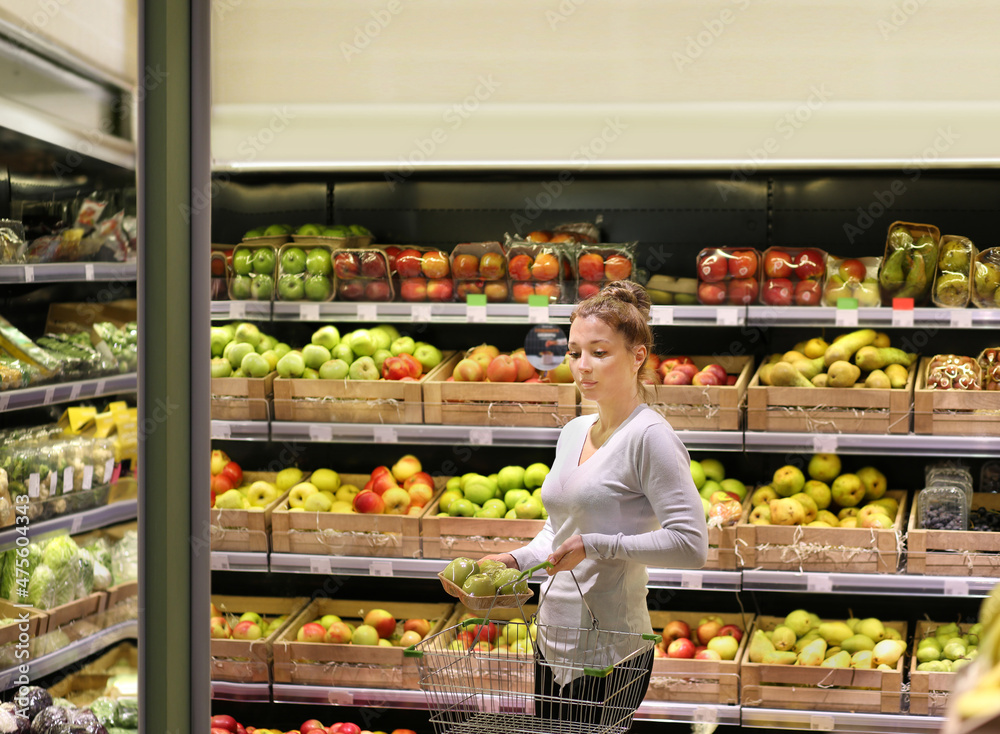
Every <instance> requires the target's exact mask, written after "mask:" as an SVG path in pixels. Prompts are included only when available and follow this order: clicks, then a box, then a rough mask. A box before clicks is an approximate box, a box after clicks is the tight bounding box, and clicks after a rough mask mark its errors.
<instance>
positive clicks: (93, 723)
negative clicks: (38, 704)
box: [53, 708, 108, 734]
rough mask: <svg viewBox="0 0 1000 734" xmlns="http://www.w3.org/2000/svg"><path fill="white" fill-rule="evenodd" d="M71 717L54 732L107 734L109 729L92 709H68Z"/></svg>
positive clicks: (58, 733) (55, 733)
mask: <svg viewBox="0 0 1000 734" xmlns="http://www.w3.org/2000/svg"><path fill="white" fill-rule="evenodd" d="M68 711H69V718H68V719H67V721H66V723H65V724H64V725H63V727H62V728H59V729H56V730H55V731H54V732H53V734H107V732H108V730H107V729H105V728H104V725H103V724H102V723H101V722H100V720H99V719H98V718H97V716H95V715H94V712H93V711H91V710H90V709H79V708H71V709H68Z"/></svg>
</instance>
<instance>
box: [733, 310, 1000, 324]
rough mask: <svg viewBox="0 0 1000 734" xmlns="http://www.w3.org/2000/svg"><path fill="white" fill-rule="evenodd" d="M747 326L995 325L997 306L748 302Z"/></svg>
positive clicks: (999, 317)
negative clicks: (850, 306) (900, 306)
mask: <svg viewBox="0 0 1000 734" xmlns="http://www.w3.org/2000/svg"><path fill="white" fill-rule="evenodd" d="M746 318H747V324H748V325H750V326H816V327H821V326H841V327H854V326H861V327H865V326H869V327H877V328H892V327H898V328H910V327H914V328H923V329H941V328H958V329H995V328H997V327H998V326H1000V309H979V308H914V309H908V310H902V309H900V310H897V309H893V308H858V309H837V308H828V307H824V306H780V307H775V306H748V307H747V317H746Z"/></svg>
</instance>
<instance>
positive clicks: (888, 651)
mask: <svg viewBox="0 0 1000 734" xmlns="http://www.w3.org/2000/svg"><path fill="white" fill-rule="evenodd" d="M905 649H906V646H905V645H904V644H903V643H902V642H900V641H899V640H882V641H881V642H877V643H875V648H874V649H873V650H872V662H873V663H875V665H876V666H879V665H888V666H895V665H896V661H897V660H899V657H900V656H901V655H902V654H903V650H905Z"/></svg>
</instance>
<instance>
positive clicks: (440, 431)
mask: <svg viewBox="0 0 1000 734" xmlns="http://www.w3.org/2000/svg"><path fill="white" fill-rule="evenodd" d="M216 423H222V421H212V426H213V432H212V438H229V436H221V435H216V433H215V424H216ZM247 430H249V429H247ZM559 431H560V429H559V428H531V427H527V426H492V427H485V428H483V427H478V426H451V425H427V424H412V425H404V424H394V425H390V424H383V423H298V422H291V421H273V422H272V423H271V440H272V441H310V442H327V443H329V442H333V443H358V442H368V441H371V442H373V443H409V444H432V445H439V444H444V445H447V444H452V445H459V444H464V445H474V446H476V445H478V446H555V445H556V441H557V440H558V438H559ZM677 436H678V437H679V438H680V439H681V441H683V442H684V445H685V446H686V447H687V448H688V449H689V450H695V451H699V450H706V451H742V450H743V434H742V433H741V432H740V431H677ZM236 437H237V436H235V435H233V436H232V438H236ZM240 438H243V436H240Z"/></svg>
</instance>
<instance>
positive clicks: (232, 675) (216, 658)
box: [204, 594, 309, 683]
mask: <svg viewBox="0 0 1000 734" xmlns="http://www.w3.org/2000/svg"><path fill="white" fill-rule="evenodd" d="M308 602H309V600H308V599H306V598H305V597H295V598H290V599H285V598H282V597H272V596H218V595H215V594H213V595H212V603H213V604H215V606H216V607H217V608H218V610H219V611H220V612H222V613H223V615H224V616H225V617H226V618H227V620H228V621H229V626H230V627H235V623H236V620H238V619H239V618H240V615H241V614H243V613H244V612H257V614H259V615H261V616H262V617H278V616H281V615H283V614H286V615H288V619H286V620H285V622H284V624H282V625H281V626H280V627H279V628H278V629H276V630H275V631H274V632H272V633H271V634H270V635H268V636H267V637H262V638H260V639H259V640H227V639H219V638H213V639H212V640H211V642H210V643H209V652H210V654H211V656H212V680H225V681H233V682H236V683H269V682H270V681H271V659H272V656H273V653H272V647H273V645H274V642H275V640H277V639H278V637H279V635H281V633H282V632H283V631H284V630H285V629H287V628H288V625H290V624H291V623H292V621H293V620H294V619H295V618H296V617H297V616H298V614H299V613H300V612H301V611H302V609H303V608H304V607H305V606H306V604H308ZM204 619H205V623H206V624H207V623H208V617H205V618H204Z"/></svg>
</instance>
